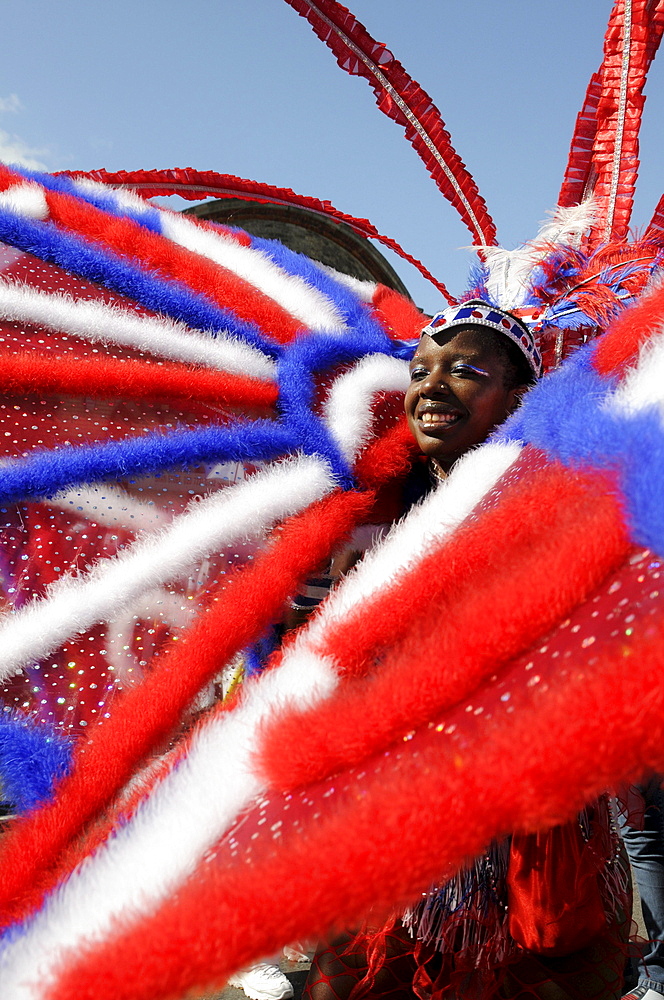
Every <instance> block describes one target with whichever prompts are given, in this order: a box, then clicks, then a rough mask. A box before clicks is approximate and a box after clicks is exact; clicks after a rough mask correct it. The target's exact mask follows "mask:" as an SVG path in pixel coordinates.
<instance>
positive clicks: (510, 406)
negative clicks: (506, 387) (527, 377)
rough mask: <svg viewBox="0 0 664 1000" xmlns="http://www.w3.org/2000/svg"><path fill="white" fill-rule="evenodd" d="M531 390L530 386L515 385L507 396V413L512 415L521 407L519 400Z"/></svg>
mask: <svg viewBox="0 0 664 1000" xmlns="http://www.w3.org/2000/svg"><path fill="white" fill-rule="evenodd" d="M530 388H531V386H530V385H516V386H514V388H513V389H510V391H509V393H508V395H507V412H508V413H514V411H515V410H518V409H519V407H520V406H521V400H522V399H523V397H524V396H525V394H526V393H527V392H528V390H529V389H530Z"/></svg>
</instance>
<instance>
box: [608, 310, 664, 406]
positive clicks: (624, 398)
mask: <svg viewBox="0 0 664 1000" xmlns="http://www.w3.org/2000/svg"><path fill="white" fill-rule="evenodd" d="M605 406H606V408H607V409H608V410H609V411H611V410H612V411H613V412H614V413H615V414H617V415H619V416H625V417H629V416H632V415H634V414H636V413H638V412H639V411H641V410H645V409H646V408H647V407H650V406H656V407H658V408H659V410H660V412H661V414H662V417H664V328H662V329H660V331H659V332H658V333H657V334H655V335H653V336H651V337H650V338H649V340H648V341H647V342H646V343H645V344H644V345H643V346H642V347H641V350H640V351H639V356H638V359H637V361H636V364H635V365H634V367H633V368H630V369H628V371H627V372H626V374H625V376H624V377H623V379H622V380H621V382H620V383H619V385H618V387H617V388H616V389H615V391H614V392H613V393H611V394H610V395H609V396H608V397H607V400H606V403H605Z"/></svg>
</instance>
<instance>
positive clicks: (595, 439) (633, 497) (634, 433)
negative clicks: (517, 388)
mask: <svg viewBox="0 0 664 1000" xmlns="http://www.w3.org/2000/svg"><path fill="white" fill-rule="evenodd" d="M595 350H596V345H595V344H590V345H588V347H587V348H582V349H580V350H579V351H578V352H577V353H576V354H575V355H574V357H573V358H572V359H570V361H568V362H567V363H566V364H565V365H564V366H563V367H562V368H560V369H558V371H556V372H553V373H552V374H551V375H549V376H548V377H547V378H546V379H544V381H543V382H541V383H540V384H539V385H538V386H536V387H535V388H534V389H532V390H531V392H529V393H528V396H527V398H526V400H525V401H524V404H523V406H522V408H521V410H520V411H519V412H518V413H516V414H515V415H514V416H513V417H511V418H510V420H508V421H507V423H506V424H504V425H503V427H502V428H501V429H500V430H499V431H498V432H497V434H496V438H497V439H499V440H519V441H522V442H523V443H524V444H529V445H532V446H533V447H535V448H539V449H541V450H542V451H544V452H545V453H546V454H547V455H548V457H549V458H551V459H554V460H556V459H557V460H559V461H560V462H562V463H563V464H564V465H567V466H570V467H572V468H574V467H581V468H584V469H585V470H588V469H598V470H603V471H607V472H610V473H612V474H613V475H614V476H615V478H616V483H617V489H616V494H617V496H618V498H619V499H620V502H621V504H622V506H623V508H624V511H625V518H626V522H627V526H628V529H629V532H630V535H631V538H632V540H633V541H634V543H635V544H637V545H644V546H647V547H648V548H651V549H653V550H654V551H655V552H657V554H658V555H660V556H664V505H663V504H662V499H661V486H662V483H664V428H663V425H662V417H661V414H660V411H659V408H658V407H657V406H652V407H648V408H647V409H644V410H642V411H641V412H639V413H637V414H636V415H633V416H627V415H623V414H616V413H615V412H613V411H611V410H609V409H607V408H606V407H605V405H604V404H605V402H606V399H607V396H608V394H609V393H610V392H611V391H612V390H613V389H614V388H615V386H616V384H617V379H616V378H603V377H602V376H601V375H599V374H598V373H597V372H596V371H595V370H594V368H593V367H592V358H593V356H594V352H595Z"/></svg>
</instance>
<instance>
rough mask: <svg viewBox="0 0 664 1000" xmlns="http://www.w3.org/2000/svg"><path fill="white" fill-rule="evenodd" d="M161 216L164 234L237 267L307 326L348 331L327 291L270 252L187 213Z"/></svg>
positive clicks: (231, 268) (231, 267)
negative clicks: (282, 264)
mask: <svg viewBox="0 0 664 1000" xmlns="http://www.w3.org/2000/svg"><path fill="white" fill-rule="evenodd" d="M161 217H162V233H163V235H164V236H166V237H168V239H170V240H172V241H173V242H174V243H177V244H178V245H179V246H183V247H186V248H187V250H193V251H194V253H197V254H200V255H201V256H202V257H207V258H208V259H209V260H212V261H214V262H215V264H220V265H221V266H222V267H225V268H227V269H228V270H229V271H233V273H234V274H237V276H238V277H239V278H243V279H244V280H245V281H247V282H249V284H251V285H253V286H254V287H255V288H257V289H258V290H259V291H261V292H263V293H264V294H265V295H268V296H269V297H270V298H271V299H272V300H273V301H274V302H276V303H278V305H280V306H281V307H282V309H285V310H286V311H287V312H289V313H290V314H291V316H294V317H295V318H296V319H298V320H299V321H300V322H301V323H303V324H304V326H306V327H308V328H309V329H312V330H318V331H320V332H322V333H343V332H345V330H346V324H345V322H344V319H343V316H342V315H341V313H340V312H339V311H338V310H337V307H336V306H335V305H334V303H333V302H332V301H331V300H330V299H328V297H327V296H326V295H323V293H322V292H320V291H318V289H317V288H313V287H312V286H311V285H309V284H308V283H307V282H306V281H305V280H304V278H301V277H299V275H293V274H288V273H287V272H286V271H284V270H282V269H281V268H280V267H279V266H278V264H275V263H274V261H272V260H270V258H269V257H268V256H267V255H266V254H264V253H261V252H260V251H259V250H254V249H252V248H251V247H244V246H242V245H241V244H240V243H238V242H237V240H234V239H230V238H228V237H225V236H224V235H223V233H221V232H214V231H213V230H211V229H202V228H201V227H200V226H197V225H196V224H195V223H194V222H192V221H191V219H188V218H186V217H185V216H183V215H177V214H176V213H174V212H170V211H168V210H165V209H162V210H161Z"/></svg>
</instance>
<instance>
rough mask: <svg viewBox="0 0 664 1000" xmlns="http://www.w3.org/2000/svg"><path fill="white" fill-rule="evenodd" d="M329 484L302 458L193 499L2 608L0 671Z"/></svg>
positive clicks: (322, 470)
mask: <svg viewBox="0 0 664 1000" xmlns="http://www.w3.org/2000/svg"><path fill="white" fill-rule="evenodd" d="M332 488H333V481H332V477H331V473H330V470H329V467H328V466H327V465H326V464H325V463H323V462H322V461H321V460H320V459H316V458H308V457H299V458H291V459H287V460H285V461H284V462H282V463H280V464H278V465H274V466H271V467H269V468H267V469H266V470H264V471H262V472H260V473H257V474H256V475H255V476H253V477H252V478H251V479H248V480H246V481H245V482H243V483H239V484H237V485H236V486H231V487H228V488H226V489H222V490H219V491H218V492H216V493H213V494H211V495H210V496H209V497H206V498H205V499H204V500H202V501H200V503H199V502H196V501H194V502H192V503H191V504H190V505H189V507H188V508H187V510H186V511H185V512H184V513H183V514H181V515H179V517H177V518H174V519H173V521H172V522H171V523H170V525H169V526H168V527H167V528H165V529H164V530H163V531H161V532H159V533H151V534H149V535H147V536H142V537H140V538H139V539H138V540H137V541H136V542H134V543H133V544H132V545H129V546H127V547H126V548H125V549H123V550H122V551H121V552H120V553H119V554H118V555H117V556H115V557H114V558H112V559H101V560H100V561H99V562H97V563H95V565H94V566H92V567H91V568H90V570H88V571H87V572H86V573H82V574H80V575H79V576H66V577H62V578H61V579H59V580H57V581H56V582H55V583H54V584H52V585H51V586H50V587H49V588H48V591H47V593H46V596H45V597H44V598H43V599H41V600H35V601H32V602H31V603H30V604H27V605H25V606H24V607H22V608H21V609H20V610H19V611H16V612H15V613H14V614H11V615H6V616H5V617H4V618H3V619H2V620H1V621H0V678H6V677H10V676H11V675H12V674H14V673H16V672H17V671H19V670H21V668H22V667H24V666H26V665H27V664H28V663H34V662H38V661H39V660H40V659H42V658H43V657H44V656H47V655H48V654H49V653H51V652H52V651H53V650H54V649H57V648H58V647H59V646H60V645H61V644H62V643H63V642H65V641H66V640H67V639H69V638H71V637H72V636H73V635H77V634H80V633H81V632H83V631H85V629H87V628H89V627H90V626H91V625H93V624H95V623H97V622H104V621H108V620H109V619H110V618H112V617H116V616H118V615H120V614H122V612H123V611H124V610H125V609H127V608H128V607H129V606H130V605H131V604H132V603H133V602H134V601H136V599H137V598H138V597H140V595H141V594H143V593H145V592H146V591H151V590H154V589H155V588H157V587H160V586H161V585H162V584H164V583H166V582H168V581H172V580H175V579H177V578H178V577H181V576H183V575H184V574H186V573H188V572H189V570H190V569H191V567H192V566H193V565H195V564H196V563H197V562H198V561H199V560H200V559H202V558H204V557H205V556H207V555H210V554H212V553H213V552H216V551H219V550H220V549H223V548H224V547H225V546H227V545H230V544H232V543H233V542H235V541H236V540H237V539H240V538H252V537H260V536H262V535H263V534H265V532H267V531H268V530H269V528H270V527H272V525H274V524H275V522H277V521H279V520H281V519H283V518H284V517H287V516H289V515H291V514H295V513H297V512H298V511H300V510H303V509H304V508H305V507H307V506H309V504H311V503H313V502H314V501H316V500H318V499H320V498H321V497H322V496H324V494H325V493H327V492H329V491H330V490H331V489H332Z"/></svg>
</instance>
